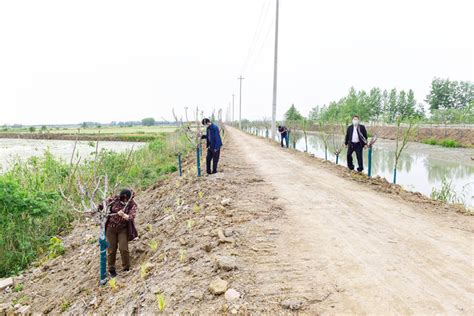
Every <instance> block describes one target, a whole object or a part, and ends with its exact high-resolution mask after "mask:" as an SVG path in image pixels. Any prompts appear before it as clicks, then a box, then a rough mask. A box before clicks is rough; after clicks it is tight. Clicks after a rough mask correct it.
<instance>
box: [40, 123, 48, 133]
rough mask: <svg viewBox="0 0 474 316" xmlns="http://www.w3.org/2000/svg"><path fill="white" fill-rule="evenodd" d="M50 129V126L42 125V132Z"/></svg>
mask: <svg viewBox="0 0 474 316" xmlns="http://www.w3.org/2000/svg"><path fill="white" fill-rule="evenodd" d="M47 131H48V127H47V126H46V125H43V126H41V132H42V133H43V132H47Z"/></svg>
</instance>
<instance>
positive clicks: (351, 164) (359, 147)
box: [347, 142, 364, 172]
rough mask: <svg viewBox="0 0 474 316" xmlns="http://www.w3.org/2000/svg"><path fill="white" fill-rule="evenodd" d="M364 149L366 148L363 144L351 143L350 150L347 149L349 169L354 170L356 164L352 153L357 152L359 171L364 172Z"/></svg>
mask: <svg viewBox="0 0 474 316" xmlns="http://www.w3.org/2000/svg"><path fill="white" fill-rule="evenodd" d="M363 149H364V147H363V145H362V143H361V142H359V143H349V148H347V167H348V168H349V169H351V170H354V162H353V160H352V153H353V152H354V151H355V153H356V156H357V163H358V164H359V167H358V168H357V171H359V172H361V171H362V170H364V161H363V155H362V150H363Z"/></svg>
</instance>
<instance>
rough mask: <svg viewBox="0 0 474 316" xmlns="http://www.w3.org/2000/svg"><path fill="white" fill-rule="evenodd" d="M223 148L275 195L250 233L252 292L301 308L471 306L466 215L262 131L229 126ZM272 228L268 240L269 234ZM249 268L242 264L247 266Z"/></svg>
mask: <svg viewBox="0 0 474 316" xmlns="http://www.w3.org/2000/svg"><path fill="white" fill-rule="evenodd" d="M226 133H227V135H226V137H228V138H229V142H228V144H229V146H232V152H237V153H238V157H227V158H225V159H238V160H239V162H240V163H241V164H242V165H245V167H246V168H249V169H252V170H253V172H255V174H256V176H258V177H260V178H261V179H263V182H262V183H261V190H262V191H267V192H272V193H273V194H274V195H275V196H278V199H277V202H278V203H279V204H280V205H281V206H282V209H283V215H282V216H281V218H280V219H278V220H276V221H271V222H269V223H267V224H266V225H267V226H266V227H264V228H265V229H266V230H261V229H256V231H259V232H264V233H263V235H261V236H255V245H254V248H255V249H257V251H260V253H259V259H258V260H257V261H256V262H255V266H253V267H251V269H252V270H254V272H255V273H256V284H258V285H259V289H258V292H256V293H254V295H255V297H254V298H259V299H260V300H261V302H262V304H263V305H266V306H267V307H268V310H271V307H270V306H271V305H274V307H276V305H277V304H279V303H280V302H281V299H283V298H285V297H286V298H289V299H294V300H297V301H298V300H301V301H303V302H304V307H303V309H302V311H303V312H305V313H376V314H412V313H417V314H421V313H423V314H435V313H442V314H471V315H472V314H473V313H474V308H473V304H474V303H473V299H474V288H473V283H474V267H473V262H474V248H473V247H474V243H473V241H474V240H473V233H472V231H473V225H472V217H469V216H464V217H463V218H461V219H460V218H459V217H462V216H461V215H459V217H457V216H458V215H457V214H455V215H454V216H455V217H457V221H458V222H459V221H465V224H463V226H464V227H463V229H460V228H459V227H456V226H454V225H453V222H452V218H453V216H452V215H450V216H443V214H439V213H434V212H433V213H430V212H426V211H422V210H420V209H418V207H417V206H416V204H413V203H408V202H404V201H400V199H395V198H392V197H390V196H388V195H386V194H381V193H378V192H375V191H374V190H372V189H370V188H367V187H366V186H363V185H361V184H358V183H356V182H354V181H351V180H348V179H344V178H341V177H339V176H337V175H335V174H334V173H332V172H330V171H328V170H325V169H324V168H322V167H321V166H318V165H317V164H314V163H311V162H310V161H309V160H305V159H302V158H301V157H298V156H297V155H295V154H293V153H291V152H288V151H287V150H283V149H280V148H278V147H276V146H274V145H271V144H269V143H268V141H266V140H263V139H258V138H255V137H252V136H249V135H246V134H244V133H242V132H240V131H238V130H235V129H231V128H228V129H227V130H226ZM272 237H273V240H272ZM249 268H250V267H249Z"/></svg>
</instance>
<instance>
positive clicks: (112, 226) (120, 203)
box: [99, 189, 138, 278]
mask: <svg viewBox="0 0 474 316" xmlns="http://www.w3.org/2000/svg"><path fill="white" fill-rule="evenodd" d="M133 198H134V194H133V192H132V191H131V190H129V189H123V190H122V191H121V192H120V194H119V195H117V196H114V197H112V198H109V199H108V200H107V202H106V203H107V206H108V208H109V212H110V213H109V216H108V218H107V222H106V223H105V236H106V238H107V241H108V242H109V247H108V248H107V265H108V268H109V275H110V277H112V278H114V277H115V276H117V272H116V268H115V261H116V256H117V249H119V250H120V256H121V257H122V267H123V271H129V270H130V251H129V249H128V242H129V241H132V240H134V239H135V238H137V237H138V234H137V230H136V228H135V223H134V219H135V215H136V213H137V210H138V206H137V204H136V203H135V201H134V199H133ZM103 208H104V206H103V205H99V209H103Z"/></svg>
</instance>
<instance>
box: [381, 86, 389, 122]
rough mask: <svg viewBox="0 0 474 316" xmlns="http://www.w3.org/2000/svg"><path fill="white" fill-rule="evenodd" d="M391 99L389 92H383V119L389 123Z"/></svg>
mask: <svg viewBox="0 0 474 316" xmlns="http://www.w3.org/2000/svg"><path fill="white" fill-rule="evenodd" d="M388 100H389V98H388V91H387V90H383V92H382V105H381V107H382V119H383V120H384V121H385V122H388V121H389V118H388V113H389V109H390V105H389V102H388Z"/></svg>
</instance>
